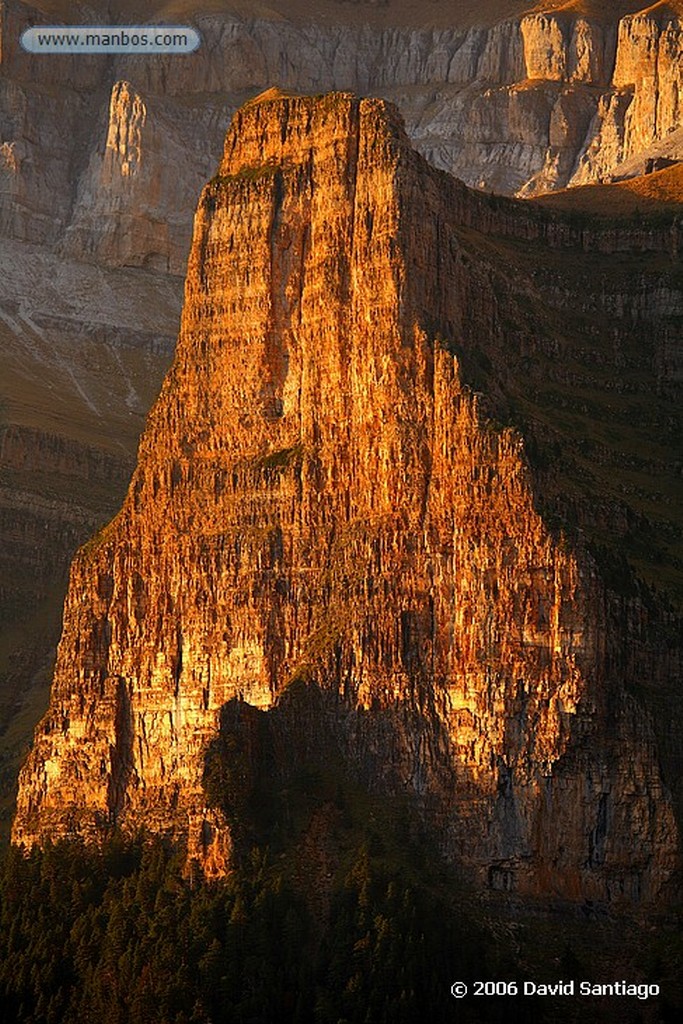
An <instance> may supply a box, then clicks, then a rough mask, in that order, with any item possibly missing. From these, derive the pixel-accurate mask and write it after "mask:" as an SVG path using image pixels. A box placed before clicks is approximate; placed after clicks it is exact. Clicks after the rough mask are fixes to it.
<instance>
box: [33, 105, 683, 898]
mask: <svg viewBox="0 0 683 1024" xmlns="http://www.w3.org/2000/svg"><path fill="white" fill-rule="evenodd" d="M505 210H506V211H507V212H506V213H505V216H503V214H500V224H501V225H504V227H505V230H506V231H507V233H508V234H514V233H515V231H518V232H519V237H520V238H525V237H531V235H532V234H533V232H534V231H536V233H537V234H538V224H536V227H534V225H533V224H530V222H529V221H528V219H527V213H526V209H525V208H522V209H521V211H520V210H518V209H517V208H516V207H514V206H513V204H512V203H508V205H507V206H506V207H505ZM494 213H495V211H494V212H492V210H491V208H489V207H487V205H486V204H485V203H484V202H483V200H482V198H481V197H477V196H472V195H470V194H469V193H468V192H467V190H465V189H464V187H463V186H461V185H460V184H458V183H457V182H455V181H454V180H453V179H450V178H448V177H447V176H446V175H444V174H442V173H441V172H438V171H435V170H433V169H432V168H430V167H429V165H428V164H427V163H426V162H425V161H424V160H423V159H422V158H421V157H419V156H418V155H417V154H416V153H414V152H413V151H412V149H411V148H410V145H409V143H408V140H407V138H406V135H405V133H404V130H403V127H402V124H401V121H400V119H399V117H398V115H397V113H396V112H395V110H394V109H393V108H392V107H391V106H389V105H387V104H386V103H385V102H383V101H380V100H359V99H357V98H355V97H353V96H352V95H349V94H332V95H328V96H324V97H318V98H300V97H287V96H281V95H278V94H267V95H266V96H264V97H263V98H262V99H261V100H260V101H256V102H252V103H250V104H248V105H247V106H246V107H244V108H243V109H241V110H240V111H239V112H238V113H237V115H236V116H235V118H234V121H233V124H232V126H231V128H230V131H229V132H228V135H227V138H226V142H225V150H224V156H223V160H222V163H221V166H220V169H219V173H218V174H217V175H216V177H215V178H214V179H213V180H212V181H211V182H210V183H209V184H208V185H207V186H206V188H205V189H204V191H203V193H202V195H201V198H200V202H199V206H198V209H197V214H196V218H195V226H194V239H193V244H192V251H191V256H190V262H189V271H188V277H187V284H186V292H185V307H184V312H183V317H182V325H181V332H180V338H179V343H178V349H177V355H176V359H175V363H174V365H173V368H172V369H171V371H170V373H169V375H168V376H167V378H166V380H165V383H164V386H163V389H162V392H161V396H160V398H159V399H158V401H157V403H156V405H155V406H154V408H153V410H152V412H151V414H150V418H149V421H148V424H147V428H146V431H145V434H144V436H143V438H142V441H141V444H140V450H139V457H138V464H137V469H136V471H135V473H134V476H133V479H132V482H131V486H130V489H129V491H128V495H127V498H126V500H125V503H124V505H123V508H122V509H121V512H120V513H119V515H118V516H117V517H116V519H115V520H114V521H113V522H112V523H111V525H110V526H109V527H107V528H106V529H105V530H104V531H103V532H102V533H101V534H100V535H99V536H97V537H95V538H94V539H93V540H92V541H91V542H90V543H89V544H87V545H86V546H85V547H84V548H83V549H81V551H80V552H79V554H78V556H77V557H76V559H75V561H74V563H73V566H72V570H71V580H70V586H69V593H68V597H67V601H66V606H65V612H64V631H63V635H62V640H61V644H60V648H59V655H58V663H57V668H56V672H55V678H54V684H53V690H52V697H51V703H50V708H49V711H48V713H47V715H46V716H45V718H44V719H43V721H42V722H41V724H40V725H39V727H38V729H37V732H36V738H35V745H34V749H33V751H32V753H31V755H30V757H29V760H28V762H27V764H26V765H25V767H24V769H23V771H22V775H21V780H20V792H19V800H18V810H17V816H16V820H15V825H14V841H15V842H16V843H19V844H23V845H26V846H30V845H32V844H34V843H40V842H42V841H44V840H45V839H46V838H48V837H50V838H55V837H56V836H60V835H70V834H77V835H81V836H83V837H85V838H87V839H89V840H96V839H97V838H99V837H101V836H102V835H104V834H105V833H106V832H107V830H108V829H109V828H111V826H112V825H118V826H119V827H121V828H122V829H124V831H131V832H133V831H136V830H137V829H139V828H141V827H144V828H146V829H149V830H151V831H154V832H160V833H163V834H166V835H169V836H171V837H173V838H174V839H175V840H177V841H178V842H181V843H185V844H187V849H188V856H189V857H190V858H197V859H199V860H200V861H202V863H203V865H204V868H205V870H206V871H207V873H209V874H211V873H214V874H217V873H221V872H223V871H225V870H227V868H228V866H229V857H230V849H231V838H230V830H229V828H228V826H227V822H226V821H225V820H224V819H223V818H222V816H221V813H220V812H219V811H218V810H216V809H209V808H208V807H207V798H206V795H205V792H204V789H203V785H202V778H203V773H204V765H205V758H206V752H207V749H208V746H209V744H210V743H211V741H212V739H213V738H215V736H216V734H217V731H218V727H219V716H220V710H221V708H222V707H223V706H224V705H225V704H226V703H227V702H228V701H230V700H233V699H235V698H237V699H239V700H241V701H243V702H246V703H248V704H250V705H252V706H254V707H255V708H258V709H261V710H263V711H264V712H266V713H271V714H272V713H273V710H272V709H273V708H274V707H277V706H279V704H280V703H281V702H282V700H283V697H284V695H285V694H286V693H291V692H292V688H293V687H295V688H297V689H298V690H300V689H301V688H302V687H304V688H308V689H309V690H311V691H314V690H320V691H322V693H323V694H324V695H326V700H328V704H327V707H328V709H329V707H330V702H331V705H332V706H333V707H334V709H335V710H334V715H333V718H334V723H335V724H334V732H335V736H336V742H337V743H338V745H339V749H340V750H341V751H342V755H343V758H344V760H345V763H346V765H347V766H348V767H349V768H350V770H351V771H352V772H353V773H354V775H355V776H356V777H357V778H358V779H359V780H360V781H361V782H362V783H363V784H364V785H367V786H368V787H369V788H370V789H372V790H374V791H376V792H379V793H385V794H386V795H387V797H395V796H401V797H407V798H408V799H410V800H411V801H413V802H414V804H415V805H416V807H417V808H418V811H419V812H420V813H421V814H422V816H423V818H424V819H425V821H426V822H427V823H428V824H429V826H430V827H431V828H432V829H433V831H434V833H435V835H436V836H437V840H438V843H439V845H440V848H441V849H442V851H443V852H444V853H445V855H446V856H447V857H448V858H449V859H450V860H451V861H453V862H456V863H459V864H462V865H464V866H465V867H466V868H467V869H468V870H469V871H470V872H471V873H472V874H473V875H474V876H475V877H476V878H477V879H478V880H480V882H481V883H483V884H488V885H491V886H494V887H499V888H506V889H509V888H514V889H517V890H519V891H520V892H525V893H535V894H553V895H562V896H569V897H576V898H579V897H590V898H593V897H595V898H613V899H619V898H632V899H638V898H655V897H658V896H661V894H662V893H663V892H664V891H665V889H666V885H667V882H668V880H669V878H670V876H671V873H672V871H673V869H674V866H675V862H676V857H677V850H678V833H677V829H676V825H675V821H674V816H673V811H672V805H671V799H670V797H669V795H668V792H667V790H666V787H665V786H664V785H663V783H662V777H661V772H660V766H659V760H658V754H657V751H656V746H655V742H654V737H653V732H652V728H651V724H650V721H649V718H648V716H647V714H646V713H645V712H644V711H643V710H642V709H641V707H640V705H639V704H638V703H637V702H636V701H635V700H634V699H633V697H631V696H629V695H628V694H627V691H626V686H625V684H626V683H628V682H629V680H628V679H627V678H625V677H624V668H623V665H624V662H623V661H622V660H620V659H619V658H616V657H615V656H614V650H615V643H618V642H624V643H627V642H628V637H627V635H626V634H624V635H622V636H621V637H620V638H617V639H616V640H615V636H614V635H613V633H612V632H611V628H612V627H611V625H610V623H609V621H608V618H609V614H608V600H607V596H606V591H605V588H604V586H603V584H602V582H601V580H600V578H599V575H598V573H597V571H596V569H595V566H594V564H593V562H592V560H591V559H590V558H589V557H588V555H587V554H586V553H585V552H584V551H583V550H582V548H580V547H573V546H572V545H571V544H570V543H569V542H568V541H567V539H566V538H565V537H564V536H563V535H562V534H560V533H558V532H554V533H553V532H551V530H550V529H549V527H548V525H547V524H546V523H545V522H544V520H543V518H542V516H541V514H540V513H539V511H538V508H539V507H540V506H539V495H538V494H537V493H536V492H535V489H534V486H535V485H534V477H533V475H532V472H531V469H530V468H529V464H528V461H527V457H526V455H525V448H524V441H523V439H522V438H521V436H520V435H519V434H518V433H516V432H515V431H514V430H512V429H511V428H503V427H500V426H497V425H495V424H494V423H493V422H492V421H491V420H490V419H489V418H488V416H487V413H486V411H485V408H487V407H486V406H485V404H484V403H485V402H486V401H488V402H489V405H488V408H493V407H494V406H495V395H493V396H490V398H489V399H485V398H484V397H482V396H478V395H477V394H475V393H474V392H473V391H471V390H470V389H469V388H468V387H466V386H465V385H464V383H463V380H462V379H461V371H460V366H459V362H458V359H457V358H456V356H455V355H454V352H455V351H456V348H457V349H461V350H462V351H464V352H468V351H469V352H476V351H479V349H481V351H482V352H485V351H488V352H489V353H490V356H491V357H492V358H494V359H498V360H499V361H500V367H501V372H504V370H503V369H502V368H503V367H504V366H505V363H506V358H507V357H506V355H505V349H504V347H501V348H499V350H498V351H496V347H495V346H496V344H497V342H495V340H492V339H496V338H498V339H500V338H501V333H500V323H505V318H506V315H507V313H506V309H507V307H506V303H511V302H512V299H511V298H510V296H507V297H506V295H505V294H504V293H503V292H501V291H500V289H499V288H497V286H496V282H495V280H494V278H493V277H492V275H491V274H488V273H487V272H486V266H487V264H486V258H487V257H486V255H485V253H486V247H487V246H488V245H489V244H490V243H489V242H487V241H486V234H485V230H486V221H487V219H488V221H489V222H490V221H491V218H492V217H494ZM494 219H495V217H494ZM482 231H484V234H477V233H478V232H482ZM473 232H474V233H475V235H476V236H477V237H479V238H480V239H481V247H482V249H481V254H478V251H477V249H476V246H475V248H474V249H472V248H471V247H470V248H468V249H467V250H466V247H465V239H466V238H469V239H470V241H471V238H472V237H473V234H472V233H473ZM477 244H479V243H477ZM539 244H541V243H539ZM558 244H560V243H558ZM545 256H546V254H545V252H544V253H542V258H543V259H545ZM555 256H557V254H555ZM554 258H555V257H554ZM510 280H511V281H513V282H514V274H512V275H511V278H510ZM511 287H513V286H512V285H511ZM544 301H545V300H544V298H543V296H541V297H540V304H541V306H542V305H543V303H544ZM510 308H511V307H510ZM539 308H540V307H539ZM510 344H513V342H510ZM328 714H329V711H328ZM318 724H319V725H320V730H319V732H318V731H317V729H318ZM329 728H330V725H329V720H326V723H325V728H324V729H323V723H322V722H320V723H316V719H315V714H314V713H309V715H308V717H307V719H306V722H305V732H306V743H307V744H308V745H309V747H310V746H313V747H315V745H316V742H320V743H322V742H323V736H324V735H328V733H329ZM302 730H304V724H303V723H302ZM317 736H319V737H320V739H319V740H318V741H317V740H316V737H317ZM280 756H281V760H282V761H283V763H284V762H286V760H287V751H283V752H281V755H280ZM273 770H274V771H275V772H277V771H278V770H280V769H278V766H277V764H276V765H275V767H274V769H273ZM282 770H284V769H282Z"/></svg>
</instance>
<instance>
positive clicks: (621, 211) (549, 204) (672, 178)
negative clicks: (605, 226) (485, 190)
mask: <svg viewBox="0 0 683 1024" xmlns="http://www.w3.org/2000/svg"><path fill="white" fill-rule="evenodd" d="M530 201H531V202H534V203H538V204H539V205H540V206H542V207H543V208H544V209H547V210H558V211H562V212H566V213H583V214H589V215H590V216H591V217H600V218H603V217H631V216H633V215H635V214H645V215H648V214H657V213H674V214H675V213H681V212H683V162H681V163H678V164H674V166H673V167H665V168H663V169H662V170H661V171H654V172H653V173H652V174H645V175H642V176H640V177H637V178H628V179H627V180H626V181H618V182H614V183H613V184H605V185H582V186H579V187H577V188H565V189H561V190H560V191H559V192H550V193H548V194H547V195H544V196H538V197H536V198H535V199H533V200H530Z"/></svg>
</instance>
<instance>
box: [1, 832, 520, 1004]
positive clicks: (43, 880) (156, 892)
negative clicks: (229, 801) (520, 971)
mask: <svg viewBox="0 0 683 1024" xmlns="http://www.w3.org/2000/svg"><path fill="white" fill-rule="evenodd" d="M1 899H2V904H1V910H0V999H1V1005H2V1019H3V1020H4V1021H5V1022H6V1024H9V1022H15V1021H16V1022H22V1024H76V1022H78V1024H84V1022H93V1024H95V1022H101V1024H151V1022H164V1024H171V1022H173V1024H190V1022H192V1024H208V1022H215V1024H218V1022H223V1021H225V1022H228V1021H229V1022H235V1024H237V1022H239V1024H247V1022H249V1024H256V1022H259V1024H260V1022H263V1024H267V1022H271V1021H272V1022H288V1021H291V1022H301V1024H304V1022H316V1024H318V1022H319V1024H340V1022H364V1021H368V1022H372V1024H381V1022H387V1024H388V1022H391V1024H401V1022H412V1021H417V1020H420V1019H423V1018H424V1016H425V1014H428V1015H429V1016H431V1019H432V1021H449V1022H450V1021H452V1020H453V1019H454V1000H453V997H452V996H451V995H450V992H449V989H450V984H451V983H452V981H454V980H457V979H458V978H467V977H469V978H472V977H477V976H480V975H481V973H482V972H485V973H490V971H487V968H486V960H487V953H486V950H485V948H484V944H483V941H482V938H481V936H480V934H479V933H478V931H477V930H476V929H474V928H473V926H472V925H471V922H466V921H464V920H458V919H455V918H454V917H453V916H452V915H451V914H450V913H447V912H445V910H446V908H445V907H444V906H443V904H442V902H441V901H440V900H439V898H437V897H436V896H434V895H431V894H430V893H429V892H428V891H427V890H426V889H423V890H420V889H419V888H416V887H415V886H414V885H413V884H412V883H410V882H407V881H406V880H405V879H404V880H403V881H401V879H400V877H398V878H390V877H389V876H388V874H387V871H386V870H385V868H383V867H382V865H381V864H380V862H379V861H378V860H377V859H376V858H374V857H373V856H372V854H371V852H370V851H369V849H368V848H367V846H365V847H360V848H359V849H358V851H357V854H356V856H355V858H354V860H353V863H352V864H351V865H350V867H349V869H348V871H347V872H346V874H345V876H344V877H343V878H342V879H340V881H339V882H338V884H336V886H335V891H334V892H333V894H332V896H331V901H330V905H329V908H328V910H327V912H326V917H327V920H326V921H324V922H321V921H320V920H316V918H315V916H314V914H313V913H312V911H311V909H310V908H309V907H308V906H307V901H306V900H305V899H304V898H303V897H302V896H301V895H297V893H296V891H295V888H294V887H293V886H292V885H291V884H288V883H287V881H286V880H285V878H284V877H283V874H282V871H281V870H278V869H276V868H275V867H274V865H271V864H269V863H268V858H267V856H266V855H264V854H263V853H262V852H261V851H259V850H256V849H255V850H252V853H251V857H250V863H249V864H248V865H245V866H244V867H243V868H241V869H240V870H239V871H237V872H235V874H233V875H232V876H231V877H230V878H229V879H227V880H225V881H223V882H220V883H213V884H206V883H203V882H202V883H199V882H197V881H196V880H195V881H194V882H192V881H191V880H189V879H187V878H185V877H183V874H182V872H181V871H180V865H179V862H178V859H177V857H175V856H174V855H173V854H171V853H169V851H167V850H166V849H165V848H164V846H163V844H162V843H161V842H158V841H156V842H148V843H135V844H128V845H125V844H123V843H117V842H115V843H112V844H111V845H110V846H109V847H107V848H106V849H105V850H104V851H100V852H99V853H94V852H93V851H92V850H91V851H86V850H84V849H83V848H82V847H80V846H78V845H75V844H71V843H62V844H59V845H57V846H54V847H51V848H49V849H46V850H43V851H34V852H33V853H32V854H31V856H30V857H29V858H28V859H25V858H23V857H22V856H21V855H20V854H19V853H18V852H17V851H16V850H10V851H9V852H8V854H7V855H6V857H5V860H4V868H3V876H2V896H1ZM506 1003H507V1006H506V1007H503V1006H502V1005H501V1007H500V1008H499V1010H498V1009H497V1008H496V1007H495V1006H493V1005H491V1006H490V1007H489V1009H490V1011H491V1014H490V1015H489V1016H487V1019H488V1020H493V1021H495V1020H499V1019H500V1020H503V1019H505V1020H506V1021H507V1020H510V1021H515V1020H526V1019H529V1020H530V1019H532V1017H528V1018H527V1017H523V1016H521V1015H520V1010H519V1007H516V1006H512V1005H510V1003H509V1001H506ZM530 1009H531V1008H530ZM504 1010H506V1011H507V1012H506V1013H505V1016H503V1012H504ZM536 1010H538V1007H536ZM457 1019H458V1020H461V1021H469V1020H472V1021H473V1020H477V1019H479V1018H478V1017H477V1016H476V1015H474V1011H473V1008H472V1007H470V1008H469V1009H468V1007H466V1006H464V1005H460V1006H458V1015H457ZM533 1019H534V1020H539V1019H540V1018H539V1016H538V1013H536V1014H535V1016H534V1017H533Z"/></svg>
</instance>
